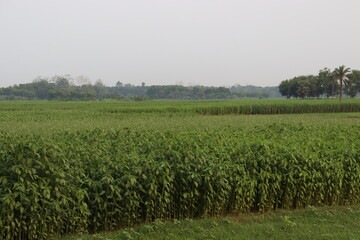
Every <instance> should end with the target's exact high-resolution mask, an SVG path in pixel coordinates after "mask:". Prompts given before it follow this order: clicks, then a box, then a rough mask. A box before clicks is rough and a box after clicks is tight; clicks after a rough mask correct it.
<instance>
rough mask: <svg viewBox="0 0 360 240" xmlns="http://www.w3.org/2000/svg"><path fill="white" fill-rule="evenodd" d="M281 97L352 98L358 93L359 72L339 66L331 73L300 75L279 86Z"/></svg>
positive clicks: (323, 70) (326, 71) (325, 71)
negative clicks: (344, 95) (345, 96)
mask: <svg viewBox="0 0 360 240" xmlns="http://www.w3.org/2000/svg"><path fill="white" fill-rule="evenodd" d="M279 91H280V93H281V95H282V96H286V97H287V98H291V97H293V98H302V99H304V98H320V97H322V96H324V97H326V98H329V97H335V96H339V98H340V101H341V99H342V95H343V93H345V94H346V95H347V96H349V97H351V98H354V97H355V96H356V95H357V94H358V93H360V71H359V70H350V69H349V68H346V67H345V66H340V67H338V68H335V69H334V70H333V71H331V70H330V69H329V68H324V69H321V70H320V71H319V73H318V74H317V75H301V76H297V77H294V78H291V79H288V80H284V81H282V82H281V83H280V85H279Z"/></svg>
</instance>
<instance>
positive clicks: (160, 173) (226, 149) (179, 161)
mask: <svg viewBox="0 0 360 240" xmlns="http://www.w3.org/2000/svg"><path fill="white" fill-rule="evenodd" d="M359 132H360V128H359V126H350V125H349V126H341V125H338V126H334V127H326V128H325V127H323V128H322V127H311V126H305V125H301V124H298V125H293V124H271V125H264V126H263V127H257V128H253V129H247V130H242V129H237V130H234V129H228V130H197V131H187V132H180V133H179V132H177V133H174V132H164V131H146V130H144V131H131V130H119V131H110V130H93V131H78V132H60V133H58V134H56V135H54V136H52V137H46V138H45V137H40V136H35V135H23V136H20V135H19V136H10V135H9V134H7V133H4V132H3V133H0V166H1V167H0V213H1V214H0V238H1V239H5V240H8V239H46V238H48V237H49V236H52V235H61V234H66V233H72V232H84V231H89V232H94V231H102V230H114V229H118V228H119V227H122V226H129V225H133V224H137V223H142V222H149V221H153V220H155V219H169V218H176V219H181V218H191V217H202V216H215V215H220V214H225V213H239V212H246V211H267V210H269V209H276V208H285V209H293V208H300V207H304V206H307V205H332V204H353V203H360V138H359Z"/></svg>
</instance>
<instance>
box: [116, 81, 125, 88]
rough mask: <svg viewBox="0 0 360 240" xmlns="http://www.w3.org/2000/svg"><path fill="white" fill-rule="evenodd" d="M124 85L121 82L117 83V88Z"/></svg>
mask: <svg viewBox="0 0 360 240" xmlns="http://www.w3.org/2000/svg"><path fill="white" fill-rule="evenodd" d="M123 85H124V84H123V83H122V82H120V81H117V83H116V87H122V86H123Z"/></svg>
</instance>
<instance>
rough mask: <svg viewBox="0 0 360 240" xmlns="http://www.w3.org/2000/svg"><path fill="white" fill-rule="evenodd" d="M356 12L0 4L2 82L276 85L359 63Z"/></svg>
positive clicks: (349, 1)
mask: <svg viewBox="0 0 360 240" xmlns="http://www.w3.org/2000/svg"><path fill="white" fill-rule="evenodd" d="M358 9H360V1H358V0H344V1H341V2H339V1H335V0H317V1H311V0H294V1H291V2H289V1H286V0H273V1H263V0H255V1H251V2H248V1H244V0H240V1H235V0H226V1H223V0H222V1H220V0H197V1H193V0H192V1H190V0H184V1H180V2H179V1H168V0H153V1H146V0H133V1H116V0H107V1H103V2H98V1H85V0H78V1H70V0H64V1H61V2H60V1H59V2H49V1H46V0H33V1H25V0H22V1H21V0H19V1H7V0H3V1H0V30H1V32H2V37H1V38H0V52H1V55H0V66H2V70H1V71H0V87H9V86H13V85H15V84H17V85H19V84H25V83H30V82H32V81H33V80H34V79H36V78H37V77H39V76H41V77H44V76H49V77H51V76H54V75H65V74H70V75H71V76H73V77H74V78H77V77H83V78H84V79H87V80H88V81H90V82H91V83H92V84H94V83H95V81H96V80H97V79H101V80H102V82H103V83H104V85H106V86H114V85H115V84H116V82H117V81H120V82H123V83H125V84H126V83H130V84H132V85H139V84H141V83H142V82H145V83H146V85H148V86H151V85H183V86H215V87H231V86H234V85H237V84H239V85H241V86H247V85H252V86H259V87H267V86H268V87H274V86H279V84H280V83H281V81H283V80H286V79H291V78H293V77H296V76H299V75H316V74H318V72H319V70H321V69H323V68H325V67H328V68H330V69H334V68H336V67H338V66H340V65H345V66H346V67H349V68H351V69H360V58H359V55H360V45H359V44H358V43H359V42H360V15H359V14H358V13H357V10H358ZM339 13H341V14H339ZM334 16H339V17H334Z"/></svg>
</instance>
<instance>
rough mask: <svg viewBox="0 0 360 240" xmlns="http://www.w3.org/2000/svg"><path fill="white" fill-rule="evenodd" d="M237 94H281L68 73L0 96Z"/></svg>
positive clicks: (0, 92) (10, 89)
mask: <svg viewBox="0 0 360 240" xmlns="http://www.w3.org/2000/svg"><path fill="white" fill-rule="evenodd" d="M237 98H281V95H280V92H279V90H278V88H277V87H255V86H251V85H248V86H240V85H235V86H232V87H230V88H228V87H207V86H191V87H185V86H181V85H159V86H146V85H145V83H144V82H143V83H141V85H139V86H135V85H132V84H123V83H122V82H120V81H118V82H117V83H116V84H115V86H111V87H109V86H105V85H104V84H103V83H102V81H101V80H97V81H96V82H95V83H94V84H91V83H90V81H89V80H88V79H86V78H84V77H83V78H80V80H78V79H77V84H74V79H73V78H72V77H71V76H70V75H64V76H53V77H51V78H37V79H35V80H34V81H33V82H32V83H26V84H19V85H14V86H10V87H5V88H0V100H29V99H31V100H32V99H37V100H65V101H73V100H81V101H84V100H85V101H88V100H103V99H113V100H122V101H128V100H133V101H143V100H149V99H174V100H175V99H177V100H199V99H237Z"/></svg>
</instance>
